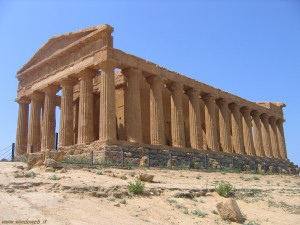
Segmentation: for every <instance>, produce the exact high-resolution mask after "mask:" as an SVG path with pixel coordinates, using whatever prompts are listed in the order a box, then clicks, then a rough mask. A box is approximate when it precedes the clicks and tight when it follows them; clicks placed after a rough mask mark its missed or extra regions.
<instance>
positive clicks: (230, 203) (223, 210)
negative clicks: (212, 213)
mask: <svg viewBox="0 0 300 225" xmlns="http://www.w3.org/2000/svg"><path fill="white" fill-rule="evenodd" d="M217 209H218V212H219V215H220V216H221V217H222V219H223V220H229V221H232V222H237V223H241V222H243V221H244V217H243V215H242V213H241V210H240V208H239V206H238V204H237V203H236V201H235V200H234V199H227V200H226V201H224V202H220V203H218V204H217Z"/></svg>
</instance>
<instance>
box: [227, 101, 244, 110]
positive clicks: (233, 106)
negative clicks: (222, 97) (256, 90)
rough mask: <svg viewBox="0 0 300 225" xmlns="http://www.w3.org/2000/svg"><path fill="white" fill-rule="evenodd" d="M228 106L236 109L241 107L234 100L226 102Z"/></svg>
mask: <svg viewBox="0 0 300 225" xmlns="http://www.w3.org/2000/svg"><path fill="white" fill-rule="evenodd" d="M228 107H229V108H230V109H238V110H239V109H240V108H241V105H239V104H237V103H236V102H231V103H229V104H228Z"/></svg>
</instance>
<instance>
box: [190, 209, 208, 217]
mask: <svg viewBox="0 0 300 225" xmlns="http://www.w3.org/2000/svg"><path fill="white" fill-rule="evenodd" d="M193 215H195V216H198V217H201V218H203V217H205V216H207V213H205V212H202V211H200V210H198V209H196V210H194V211H193Z"/></svg>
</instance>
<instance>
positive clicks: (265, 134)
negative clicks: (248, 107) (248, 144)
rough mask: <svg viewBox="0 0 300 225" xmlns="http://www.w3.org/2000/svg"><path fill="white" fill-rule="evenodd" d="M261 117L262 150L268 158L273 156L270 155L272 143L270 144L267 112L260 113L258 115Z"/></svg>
mask: <svg viewBox="0 0 300 225" xmlns="http://www.w3.org/2000/svg"><path fill="white" fill-rule="evenodd" d="M260 118H261V125H262V126H261V134H262V139H263V145H264V151H265V156H266V157H269V158H273V155H272V145H271V139H270V124H269V117H268V116H267V114H265V113H264V114H262V115H261V116H260Z"/></svg>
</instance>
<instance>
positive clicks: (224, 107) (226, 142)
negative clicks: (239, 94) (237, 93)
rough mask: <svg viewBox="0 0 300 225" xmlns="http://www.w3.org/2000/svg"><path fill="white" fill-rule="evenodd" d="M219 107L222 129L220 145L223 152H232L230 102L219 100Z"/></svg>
mask: <svg viewBox="0 0 300 225" xmlns="http://www.w3.org/2000/svg"><path fill="white" fill-rule="evenodd" d="M217 104H218V106H219V109H220V111H219V124H220V125H219V127H220V145H221V148H222V150H223V152H229V153H230V152H232V144H231V136H230V123H229V111H228V102H227V101H226V100H225V99H219V100H217Z"/></svg>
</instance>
